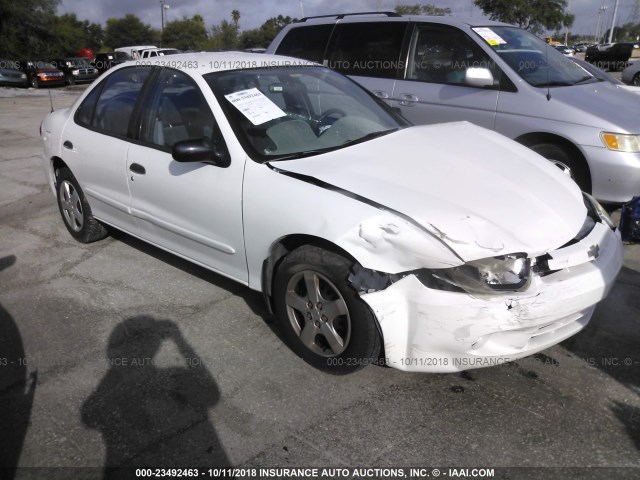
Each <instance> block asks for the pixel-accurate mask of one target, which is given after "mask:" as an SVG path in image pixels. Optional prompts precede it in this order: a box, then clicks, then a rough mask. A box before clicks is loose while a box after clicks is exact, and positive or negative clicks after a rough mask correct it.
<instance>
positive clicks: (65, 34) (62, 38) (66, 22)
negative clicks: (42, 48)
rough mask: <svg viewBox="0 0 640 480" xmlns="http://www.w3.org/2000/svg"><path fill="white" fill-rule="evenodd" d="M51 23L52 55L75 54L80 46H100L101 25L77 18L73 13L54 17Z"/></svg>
mask: <svg viewBox="0 0 640 480" xmlns="http://www.w3.org/2000/svg"><path fill="white" fill-rule="evenodd" d="M53 25H54V28H53V30H54V32H55V36H54V37H53V39H52V40H53V41H52V43H50V44H49V50H50V51H51V55H52V56H56V55H75V54H76V52H77V51H78V50H79V49H80V48H83V47H88V48H91V49H93V50H99V49H100V47H101V46H102V37H103V31H102V27H101V26H100V25H99V24H97V23H90V22H89V21H88V20H78V18H77V17H76V15H75V13H67V14H64V15H62V16H60V17H55V18H54V21H53Z"/></svg>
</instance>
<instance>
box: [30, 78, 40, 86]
mask: <svg viewBox="0 0 640 480" xmlns="http://www.w3.org/2000/svg"><path fill="white" fill-rule="evenodd" d="M31 86H32V87H33V88H38V87H39V86H40V82H39V81H38V77H31Z"/></svg>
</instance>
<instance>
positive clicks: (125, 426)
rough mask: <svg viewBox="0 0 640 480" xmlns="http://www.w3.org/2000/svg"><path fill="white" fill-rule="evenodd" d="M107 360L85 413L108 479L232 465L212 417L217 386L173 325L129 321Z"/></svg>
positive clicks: (120, 330)
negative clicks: (137, 471)
mask: <svg viewBox="0 0 640 480" xmlns="http://www.w3.org/2000/svg"><path fill="white" fill-rule="evenodd" d="M168 344H173V345H171V346H169V345H168ZM163 346H167V347H169V350H167V351H169V352H174V353H173V355H174V356H173V357H171V355H169V357H170V359H171V361H170V366H162V365H163V364H165V363H166V360H163V359H164V357H166V356H167V355H164V356H163V358H162V359H159V358H158V352H159V351H160V350H161V348H163ZM107 355H108V361H109V371H108V372H107V374H106V375H105V376H104V378H102V380H101V381H100V383H99V385H98V386H97V387H96V389H95V391H94V392H93V393H92V394H91V395H90V396H89V398H87V400H86V401H85V402H84V404H83V405H82V410H81V414H82V422H83V423H84V424H85V425H86V426H87V427H89V428H93V429H96V430H99V431H100V433H101V434H102V437H103V440H104V442H105V445H106V460H105V468H104V478H123V476H126V475H128V474H131V467H158V466H159V465H162V467H163V468H165V467H184V466H185V465H192V466H196V465H197V466H229V460H228V458H227V456H226V454H225V452H224V449H223V447H222V445H221V444H220V441H219V439H218V436H217V433H216V430H215V428H214V426H213V424H212V423H211V422H210V420H209V417H208V410H209V409H210V408H211V407H213V406H214V405H215V404H216V403H217V402H218V401H219V399H220V392H219V389H218V386H217V384H216V382H215V380H214V379H213V377H212V376H211V374H210V373H209V371H208V370H207V369H206V368H205V367H204V366H203V364H202V363H201V362H200V361H199V359H198V357H197V355H196V353H195V352H194V351H193V349H192V347H191V346H190V345H189V344H188V343H187V342H186V340H185V339H184V337H183V336H182V334H181V332H180V329H179V328H178V326H177V325H176V324H175V323H174V322H172V321H170V320H156V319H154V318H152V317H147V316H137V317H132V318H129V319H127V320H124V321H123V322H121V323H120V324H118V325H117V326H116V328H114V330H113V331H112V333H111V336H110V338H109V343H108V347H107Z"/></svg>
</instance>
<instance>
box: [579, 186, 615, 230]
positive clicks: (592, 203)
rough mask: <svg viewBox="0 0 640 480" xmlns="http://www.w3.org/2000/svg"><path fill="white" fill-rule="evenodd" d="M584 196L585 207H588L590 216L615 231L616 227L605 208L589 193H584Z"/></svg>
mask: <svg viewBox="0 0 640 480" xmlns="http://www.w3.org/2000/svg"><path fill="white" fill-rule="evenodd" d="M582 196H583V198H584V205H585V207H587V211H588V216H590V217H591V218H593V219H594V220H595V221H596V222H600V223H604V224H605V225H606V226H607V227H609V228H610V229H611V230H615V229H616V225H615V223H613V221H612V220H611V217H609V214H608V213H607V211H606V210H605V209H604V207H603V206H602V205H600V203H599V202H598V201H597V200H596V199H595V198H593V197H592V196H591V195H589V194H588V193H585V192H582Z"/></svg>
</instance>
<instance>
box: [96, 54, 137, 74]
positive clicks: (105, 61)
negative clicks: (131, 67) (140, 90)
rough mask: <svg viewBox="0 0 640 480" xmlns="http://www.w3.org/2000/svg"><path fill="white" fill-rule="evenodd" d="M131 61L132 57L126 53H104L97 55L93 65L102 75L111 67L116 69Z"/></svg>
mask: <svg viewBox="0 0 640 480" xmlns="http://www.w3.org/2000/svg"><path fill="white" fill-rule="evenodd" d="M129 60H131V57H130V56H129V54H127V53H126V52H103V53H97V54H96V59H95V62H94V63H93V65H94V67H96V68H97V69H98V72H99V73H100V74H102V73H104V72H106V71H107V70H109V69H110V68H111V67H115V66H116V65H120V64H121V63H124V62H126V61H129Z"/></svg>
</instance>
